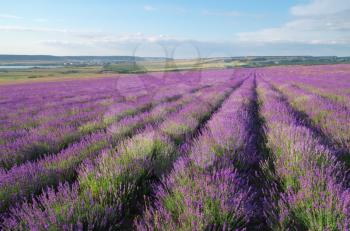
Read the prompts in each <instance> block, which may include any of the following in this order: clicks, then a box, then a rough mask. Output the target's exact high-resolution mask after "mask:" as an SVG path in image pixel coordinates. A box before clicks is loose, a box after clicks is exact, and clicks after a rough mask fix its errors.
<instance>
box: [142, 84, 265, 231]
mask: <svg viewBox="0 0 350 231" xmlns="http://www.w3.org/2000/svg"><path fill="white" fill-rule="evenodd" d="M252 101H254V79H253V78H252V77H251V78H250V79H248V80H247V81H246V82H245V83H244V84H243V85H242V86H241V87H240V88H239V89H238V90H236V91H235V92H234V93H233V94H232V95H231V96H230V97H229V99H228V100H227V101H226V102H225V103H224V104H223V106H222V107H221V108H220V110H219V111H218V112H217V113H216V114H215V115H213V117H212V118H211V119H210V121H209V122H208V124H207V126H206V129H205V130H204V131H203V132H202V134H201V135H200V136H199V137H198V138H197V139H196V140H195V141H194V145H193V146H192V148H191V151H190V154H189V156H186V157H183V158H180V159H179V160H178V161H177V162H176V164H175V166H174V168H173V170H172V172H171V173H170V174H169V176H167V177H165V178H164V179H163V180H162V182H161V184H159V185H158V186H157V187H156V195H155V196H154V197H155V198H156V201H155V202H154V203H152V204H151V205H149V206H148V207H147V208H146V209H145V211H144V214H143V216H142V217H141V218H140V219H138V220H137V221H136V227H137V229H138V230H241V229H245V228H247V227H248V225H249V223H250V220H251V219H252V218H253V217H254V216H255V214H254V213H256V207H255V203H254V201H253V199H254V197H255V192H254V190H252V188H251V187H250V185H249V183H248V182H247V181H246V180H245V179H244V178H243V177H242V176H243V175H242V174H241V173H240V171H237V169H238V170H240V169H241V168H243V167H244V166H249V165H250V164H251V163H253V162H255V160H256V159H259V157H254V156H253V155H255V154H256V153H254V152H252V150H254V148H255V147H251V146H250V144H251V142H250V140H251V138H252V134H251V131H252V129H251V126H252V121H253V119H252V111H251V104H252V103H253V102H252ZM235 166H236V167H235Z"/></svg>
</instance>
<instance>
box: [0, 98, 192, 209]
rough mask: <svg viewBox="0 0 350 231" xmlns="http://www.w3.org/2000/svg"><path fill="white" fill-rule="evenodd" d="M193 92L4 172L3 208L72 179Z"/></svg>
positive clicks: (179, 105) (184, 101)
mask: <svg viewBox="0 0 350 231" xmlns="http://www.w3.org/2000/svg"><path fill="white" fill-rule="evenodd" d="M192 94H193V93H190V94H189V95H187V96H184V97H182V98H180V99H179V100H177V101H175V102H170V103H162V104H160V105H158V106H156V107H155V108H154V109H152V111H150V112H144V113H142V114H139V115H134V116H130V117H126V118H125V119H122V120H120V121H119V122H117V123H114V124H112V125H111V126H109V127H108V129H107V132H99V133H94V134H92V135H88V136H87V137H85V138H83V139H82V141H80V142H78V143H75V144H73V145H71V146H70V147H69V148H67V149H65V150H62V151H61V152H60V153H59V154H57V155H51V156H47V157H45V158H43V159H41V160H38V161H37V162H28V163H26V164H23V165H20V166H18V167H14V168H12V169H11V170H9V171H7V172H3V173H2V174H1V176H0V177H1V180H0V183H1V186H0V195H1V210H2V211H4V210H5V209H6V208H7V207H8V206H9V205H10V204H11V203H12V202H13V201H15V200H17V199H19V198H26V197H29V196H30V195H31V194H36V193H39V192H40V191H41V189H43V188H45V187H47V186H49V185H57V184H58V182H61V181H66V180H68V181H71V180H73V179H74V178H75V175H76V167H77V166H78V165H79V164H80V163H81V162H82V161H83V160H84V159H86V158H92V157H94V156H96V155H97V154H99V153H100V152H101V150H102V149H105V148H108V147H109V146H110V145H113V144H115V143H117V142H118V141H119V140H121V139H122V138H124V137H127V136H130V135H132V134H133V133H134V132H135V131H136V130H137V129H140V128H142V127H143V126H145V125H146V124H151V123H155V122H157V121H159V120H161V119H163V117H165V116H166V114H167V113H170V112H172V111H174V110H177V109H178V108H179V107H181V106H182V105H184V104H187V103H188V102H189V101H191V96H192ZM120 128H123V129H120Z"/></svg>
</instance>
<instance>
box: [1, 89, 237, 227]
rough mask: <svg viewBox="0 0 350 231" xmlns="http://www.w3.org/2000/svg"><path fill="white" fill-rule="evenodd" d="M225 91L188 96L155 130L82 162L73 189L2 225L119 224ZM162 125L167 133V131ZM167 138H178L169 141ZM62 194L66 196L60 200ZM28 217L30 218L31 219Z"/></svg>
mask: <svg viewBox="0 0 350 231" xmlns="http://www.w3.org/2000/svg"><path fill="white" fill-rule="evenodd" d="M229 89H230V88H229V87H226V86H224V87H216V88H215V89H212V91H210V90H208V89H206V91H205V93H206V94H200V93H198V92H197V93H194V94H195V95H196V96H194V97H193V99H194V101H193V102H192V103H190V104H189V105H187V106H186V107H184V108H183V109H181V110H180V111H179V112H177V113H175V114H174V115H173V116H170V117H169V119H167V120H166V121H164V122H163V123H162V124H161V125H160V126H156V127H160V129H159V130H158V129H153V128H149V129H147V130H146V131H145V132H142V133H141V134H139V135H137V136H135V137H132V138H130V139H129V140H126V141H124V142H122V143H120V144H119V145H117V147H116V148H115V149H112V150H106V151H104V152H103V154H102V155H101V156H100V158H98V160H97V161H96V162H94V163H92V162H86V163H85V164H84V166H83V167H82V168H81V170H80V172H79V181H78V184H77V185H74V186H72V188H70V187H69V186H68V185H64V186H63V185H62V186H61V189H60V191H59V192H58V193H53V192H52V190H51V191H50V190H49V191H48V192H47V193H44V194H43V195H42V196H41V197H39V198H38V199H36V200H34V203H33V204H29V203H26V204H24V205H23V206H22V207H18V208H14V209H12V210H11V211H12V212H11V215H10V217H8V218H6V219H5V222H4V224H5V226H6V227H8V228H9V227H11V228H15V227H19V226H21V225H25V227H28V228H34V229H35V228H36V229H40V228H44V227H45V228H48V227H52V228H55V227H56V228H59V229H60V228H64V227H80V226H84V227H90V228H92V227H94V228H95V229H96V228H101V229H102V228H103V227H104V228H106V227H109V228H111V227H114V226H118V225H119V223H120V222H121V223H123V221H124V220H125V219H127V217H128V216H129V215H130V212H131V211H132V210H133V206H132V205H133V204H135V200H136V201H137V199H140V198H139V196H140V194H141V195H142V194H144V193H147V191H145V190H147V187H148V181H149V180H150V179H152V178H154V177H156V178H158V177H160V176H161V174H163V173H164V172H166V171H167V169H169V168H170V166H171V163H172V162H173V161H174V159H175V158H176V156H177V155H178V154H177V152H176V151H175V143H174V142H176V143H177V144H180V143H181V142H180V140H179V137H182V139H186V138H188V134H191V133H193V130H195V129H196V128H197V127H198V126H199V123H200V121H202V119H203V118H204V117H206V116H208V114H210V111H212V110H213V108H214V107H215V106H216V105H217V104H219V103H220V102H221V101H222V100H223V97H225V95H226V94H227V91H228V90H229ZM202 96H203V97H202ZM202 106H204V107H202ZM203 108H205V109H203ZM175 118H182V120H183V122H182V123H180V121H179V120H176V121H177V125H176V126H173V123H170V124H169V122H168V121H169V120H172V121H173V120H175ZM195 122H196V123H197V125H196V126H194V123H195ZM167 125H168V126H170V127H171V129H167ZM178 128H181V129H180V130H179V129H178ZM182 128H186V129H182ZM188 128H190V129H188ZM162 130H163V131H164V132H162ZM173 131H175V132H173ZM172 134H176V135H179V134H181V135H180V136H176V137H177V138H175V139H174V136H172ZM66 193H69V195H71V196H70V197H69V198H65V196H64V195H65V194H66ZM28 212H29V213H28ZM26 214H27V215H26ZM28 214H33V215H34V214H35V218H34V217H32V216H31V215H29V216H28ZM49 214H50V215H49ZM48 215H49V216H48Z"/></svg>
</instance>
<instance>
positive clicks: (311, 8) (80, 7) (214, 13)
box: [0, 0, 350, 58]
mask: <svg viewBox="0 0 350 231" xmlns="http://www.w3.org/2000/svg"><path fill="white" fill-rule="evenodd" d="M0 4H1V8H0V54H53V55H139V56H167V57H174V58H187V57H188V58H194V57H214V56H242V55H243V56H244V55H340V56H347V55H350V16H349V15H350V1H349V0H283V1H281V0H247V1H236V0H231V1H185V0H176V1H159V0H147V1H144V0H142V1H107V0H100V1H97V0H85V1H83V0H74V1H68V0H61V1H53V0H51V1H50V0H46V1H45V0H41V1H40V0H32V1H25V0H18V1H0Z"/></svg>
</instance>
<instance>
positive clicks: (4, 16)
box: [0, 13, 22, 19]
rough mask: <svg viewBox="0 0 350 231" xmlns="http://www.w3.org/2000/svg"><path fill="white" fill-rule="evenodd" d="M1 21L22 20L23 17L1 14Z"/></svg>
mask: <svg viewBox="0 0 350 231" xmlns="http://www.w3.org/2000/svg"><path fill="white" fill-rule="evenodd" d="M0 19H22V17H19V16H17V15H13V14H1V13H0Z"/></svg>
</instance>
